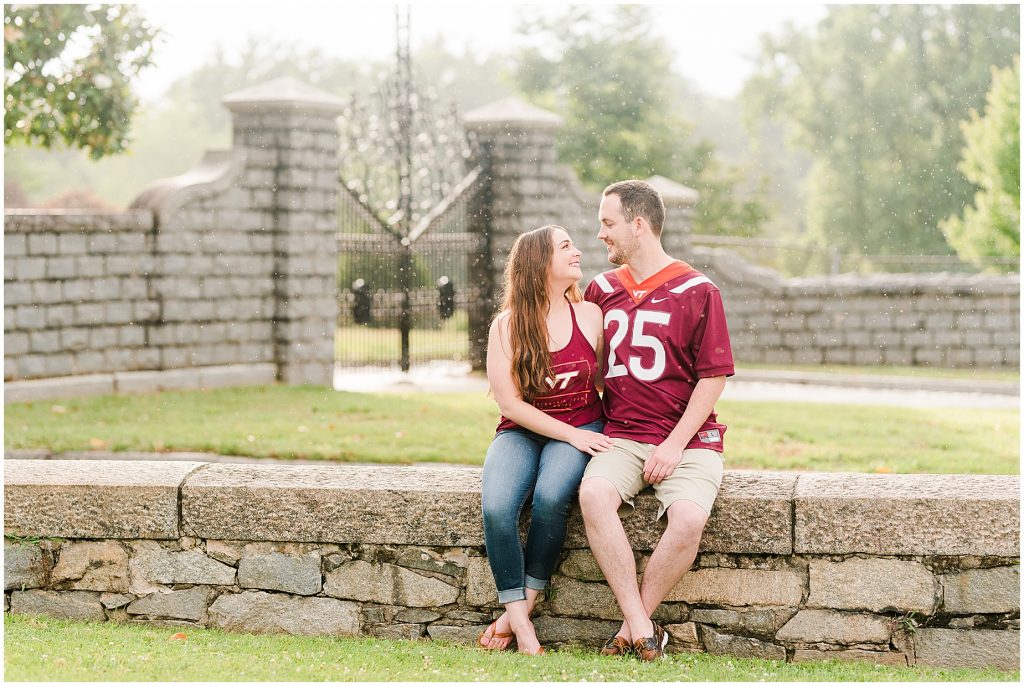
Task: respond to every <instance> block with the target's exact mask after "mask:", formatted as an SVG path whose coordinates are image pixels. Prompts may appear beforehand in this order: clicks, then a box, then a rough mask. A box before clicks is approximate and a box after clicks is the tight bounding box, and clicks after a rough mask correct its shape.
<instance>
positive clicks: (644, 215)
mask: <svg viewBox="0 0 1024 686" xmlns="http://www.w3.org/2000/svg"><path fill="white" fill-rule="evenodd" d="M598 219H599V220H600V222H601V229H600V231H599V232H598V238H599V239H600V240H602V241H603V242H604V243H605V245H606V246H607V247H608V260H609V261H610V262H611V263H612V264H617V265H621V266H620V267H619V268H618V269H615V270H612V271H608V272H605V273H603V274H599V275H598V276H597V277H596V278H595V279H594V280H593V282H591V284H590V286H589V287H588V288H587V292H586V299H587V300H589V301H591V302H594V303H597V304H598V305H600V307H601V310H602V312H603V313H604V346H605V347H604V349H605V351H606V354H607V359H605V360H603V361H602V362H603V363H602V366H603V368H604V379H605V392H604V408H605V415H606V416H607V424H606V425H605V430H604V433H605V434H606V435H607V436H609V437H611V438H612V442H613V443H614V447H613V448H612V449H611V450H609V451H607V452H604V453H599V454H598V455H596V456H594V457H593V458H592V459H591V460H590V463H589V465H588V466H587V469H586V472H585V473H584V476H583V482H582V484H581V485H580V507H581V509H582V510H583V518H584V522H585V524H586V529H587V539H588V540H589V541H590V548H591V550H592V551H593V553H594V557H595V558H596V560H597V563H598V565H599V566H600V567H601V571H602V572H603V573H604V576H605V579H607V580H608V585H609V586H610V587H611V589H612V592H613V593H614V594H615V598H616V600H617V601H618V603H619V607H620V609H621V610H622V615H623V618H624V621H623V623H622V626H621V628H620V629H619V630H618V632H616V634H615V636H613V637H612V638H611V639H609V640H608V642H607V643H605V645H604V648H602V650H601V653H602V654H603V655H622V654H626V653H629V652H635V653H636V655H637V656H638V657H640V659H642V660H645V661H649V660H654V659H656V658H659V657H662V656H663V655H664V649H665V645H666V644H667V643H668V636H667V635H666V634H665V631H664V630H663V629H662V628H661V627H660V626H658V625H657V624H655V623H654V622H653V621H652V620H651V615H652V614H653V613H654V610H655V608H657V607H658V605H659V604H660V603H661V601H662V600H664V599H665V597H666V596H667V595H668V593H669V591H671V590H672V588H673V587H674V586H675V585H676V584H677V583H678V582H679V580H680V579H681V578H682V576H683V574H685V573H686V571H687V570H688V569H689V568H690V565H691V564H693V560H694V559H695V558H696V556H697V546H698V544H699V543H700V537H701V533H702V532H703V530H704V524H705V523H706V522H707V520H708V515H709V514H710V512H711V507H712V505H713V504H714V501H715V498H716V497H717V495H718V488H719V486H720V485H721V483H722V438H723V436H724V434H725V429H726V427H725V425H723V424H719V423H717V421H716V419H717V417H716V416H715V413H714V405H715V401H716V400H718V398H719V396H720V395H721V394H722V390H723V389H724V388H725V379H726V377H727V376H731V375H732V374H733V371H734V370H733V360H732V348H731V346H730V343H729V332H728V329H727V328H726V322H725V312H724V309H723V307H722V296H721V293H719V291H718V288H717V287H715V285H714V284H713V283H711V281H710V279H708V278H707V277H706V276H704V275H703V274H701V273H700V272H698V271H697V270H696V269H694V268H693V267H691V266H690V265H688V264H686V263H685V262H681V261H679V260H675V259H673V258H672V257H670V256H669V255H668V254H667V253H666V252H665V251H664V249H663V248H662V246H661V229H662V225H663V224H664V221H665V204H664V203H663V202H662V200H661V196H660V195H659V194H658V192H657V191H656V190H655V189H654V188H653V187H652V186H651V185H650V184H648V183H645V182H643V181H620V182H618V183H614V184H612V185H610V186H608V188H606V189H605V190H604V195H603V198H602V200H601V208H600V211H599V215H598ZM648 485H651V486H653V488H654V492H655V495H656V496H657V498H658V501H659V502H660V504H661V507H660V510H659V512H658V518H659V520H660V519H661V518H662V517H663V516H667V518H668V523H667V527H666V529H665V533H664V534H663V535H662V537H661V540H660V541H659V542H658V545H657V547H656V548H655V549H654V553H653V554H652V555H651V559H650V560H649V561H648V563H647V567H646V569H645V571H644V576H643V583H642V584H640V585H639V586H638V585H637V580H636V562H635V560H634V558H633V548H632V546H631V545H630V542H629V539H628V538H627V537H626V532H625V530H624V529H623V527H622V522H621V521H620V519H619V512H620V508H621V510H622V514H623V515H626V514H628V513H629V512H630V511H631V510H632V508H633V498H634V497H635V496H636V494H637V493H639V492H640V491H641V490H643V489H644V488H646V487H647V486H648Z"/></svg>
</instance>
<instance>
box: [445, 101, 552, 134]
mask: <svg viewBox="0 0 1024 686" xmlns="http://www.w3.org/2000/svg"><path fill="white" fill-rule="evenodd" d="M462 121H463V124H464V125H465V126H466V128H468V129H472V130H474V131H484V130H497V129H503V128H516V129H531V130H534V129H540V130H550V131H554V130H557V129H559V128H561V126H562V124H563V122H564V121H565V120H564V119H562V117H560V116H558V115H557V114H555V113H554V112H549V111H548V110H544V109H541V108H540V107H537V106H536V105H531V104H530V103H528V102H526V101H524V100H520V99H519V98H516V97H508V98H502V99H501V100H498V101H497V102H492V103H491V104H489V105H484V106H483V107H478V108H476V109H475V110H470V111H469V112H467V113H466V114H465V116H463V118H462Z"/></svg>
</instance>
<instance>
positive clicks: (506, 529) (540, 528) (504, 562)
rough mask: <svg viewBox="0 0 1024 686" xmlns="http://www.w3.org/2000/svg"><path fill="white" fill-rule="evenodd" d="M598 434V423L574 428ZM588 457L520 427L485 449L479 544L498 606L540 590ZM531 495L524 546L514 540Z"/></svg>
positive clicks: (502, 434) (554, 558) (562, 538)
mask: <svg viewBox="0 0 1024 686" xmlns="http://www.w3.org/2000/svg"><path fill="white" fill-rule="evenodd" d="M579 428H581V429H586V430H587V431H594V432H600V431H601V430H602V429H603V428H604V422H591V423H590V424H584V425H583V426H581V427H579ZM589 457H590V456H589V455H587V454H586V453H584V452H581V451H579V450H577V449H576V448H574V447H572V446H571V445H570V444H568V443H564V442H562V441H556V440H554V439H551V438H547V437H545V436H541V435H539V434H536V433H534V432H532V431H528V430H526V429H510V430H508V431H501V432H499V433H498V435H497V436H495V437H494V440H493V441H492V442H491V447H490V448H488V449H487V458H486V460H485V461H484V474H483V491H482V494H481V497H482V501H483V514H484V543H485V545H486V546H487V559H488V561H489V562H490V564H491V572H492V573H493V574H494V584H495V586H497V588H498V601H499V602H501V603H502V604H505V603H510V602H513V601H516V600H525V599H526V589H527V588H531V589H534V590H537V591H543V590H544V589H545V588H546V587H547V585H548V581H549V580H550V579H551V572H552V570H553V569H554V566H555V562H556V561H557V560H558V555H559V553H561V552H562V544H563V543H564V542H565V522H566V517H567V515H568V513H569V506H570V505H571V504H572V501H573V499H574V498H575V497H576V493H577V491H578V490H579V486H580V480H582V479H583V470H584V469H585V468H586V466H587V460H588V459H589ZM531 493H532V495H533V500H532V505H531V507H532V514H531V516H530V531H529V533H528V535H527V537H526V549H525V550H524V549H523V546H522V544H521V543H520V541H519V516H520V515H521V514H522V512H523V506H525V505H526V501H527V499H528V498H530V495H531Z"/></svg>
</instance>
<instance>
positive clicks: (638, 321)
mask: <svg viewBox="0 0 1024 686" xmlns="http://www.w3.org/2000/svg"><path fill="white" fill-rule="evenodd" d="M670 316H671V315H670V313H668V312H657V311H652V310H636V315H635V316H634V317H633V328H632V331H630V328H629V316H628V315H627V314H626V312H625V311H624V310H608V312H606V313H605V315H604V330H605V331H608V326H609V324H612V323H614V324H616V329H615V333H614V334H612V336H611V340H610V341H609V342H608V372H607V373H606V374H605V375H604V378H606V379H612V378H615V377H616V376H624V375H625V374H626V372H627V366H628V371H629V373H630V374H632V375H633V376H634V377H635V378H637V379H639V380H640V381H654V380H655V379H657V378H659V377H660V376H661V375H662V374H663V373H664V372H665V346H664V345H662V342H661V340H660V338H659V337H657V336H656V335H652V333H651V332H657V329H656V328H653V327H656V326H668V322H669V318H670ZM645 328H646V331H645ZM627 335H628V336H630V341H629V348H630V349H632V350H638V349H640V348H647V349H649V350H652V351H653V352H654V362H653V363H652V364H651V366H650V367H644V366H643V365H642V364H641V363H640V362H641V358H640V356H639V355H630V356H629V358H628V359H627V360H626V364H622V363H621V362H617V360H616V355H615V351H616V350H617V349H618V347H619V346H620V345H621V344H622V342H623V341H624V340H626V337H627Z"/></svg>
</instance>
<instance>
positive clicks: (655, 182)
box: [647, 174, 700, 205]
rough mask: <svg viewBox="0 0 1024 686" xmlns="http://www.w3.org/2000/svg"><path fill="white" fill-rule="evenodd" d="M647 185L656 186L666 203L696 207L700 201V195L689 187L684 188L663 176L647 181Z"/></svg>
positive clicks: (653, 177)
mask: <svg viewBox="0 0 1024 686" xmlns="http://www.w3.org/2000/svg"><path fill="white" fill-rule="evenodd" d="M647 183H649V184H651V185H652V186H654V189H655V190H656V191H658V193H660V194H661V199H662V200H664V201H665V202H666V203H673V202H675V203H681V204H684V205H696V204H697V201H698V200H700V193H698V192H697V191H696V190H695V189H693V188H690V187H689V186H684V185H683V184H681V183H677V182H676V181H673V180H672V179H666V178H665V177H664V176H661V175H657V174H656V175H654V176H651V177H649V178H648V179H647Z"/></svg>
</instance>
